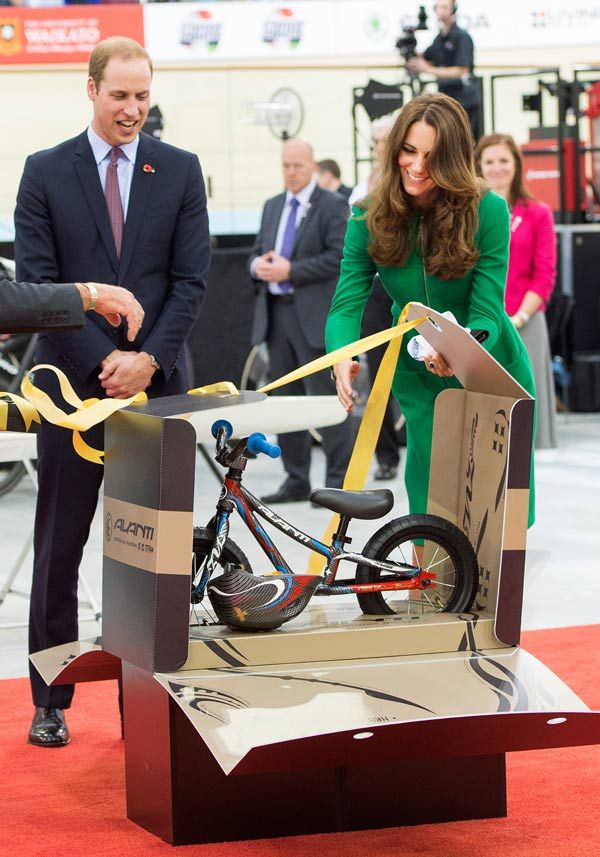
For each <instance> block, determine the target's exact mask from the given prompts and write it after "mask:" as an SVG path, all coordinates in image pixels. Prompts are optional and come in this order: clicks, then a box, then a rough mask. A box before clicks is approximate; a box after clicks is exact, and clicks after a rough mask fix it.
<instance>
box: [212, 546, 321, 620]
mask: <svg viewBox="0 0 600 857" xmlns="http://www.w3.org/2000/svg"><path fill="white" fill-rule="evenodd" d="M320 582H321V578H320V577H319V576H318V575H314V574H274V575H264V576H259V575H257V574H250V573H249V572H247V571H242V569H241V568H239V566H234V565H231V564H229V563H228V564H227V565H226V567H225V572H224V573H223V574H222V575H221V576H220V577H217V578H215V579H214V580H211V582H210V583H209V584H208V596H209V598H210V601H211V604H212V606H213V608H214V611H215V613H216V614H217V616H218V618H219V619H220V621H221V622H223V623H224V624H225V625H230V626H231V627H232V628H239V629H241V630H244V631H272V630H273V629H274V628H279V627H280V625H283V623H284V622H289V620H290V619H293V618H294V617H295V616H298V614H299V613H301V612H302V611H303V610H304V608H305V607H306V605H307V604H308V602H309V601H310V599H311V597H312V594H313V593H314V591H315V589H316V588H317V586H318V585H319V583H320Z"/></svg>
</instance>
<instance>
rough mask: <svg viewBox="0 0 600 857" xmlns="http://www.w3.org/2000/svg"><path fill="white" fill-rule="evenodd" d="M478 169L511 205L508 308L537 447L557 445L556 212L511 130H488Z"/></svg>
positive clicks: (481, 142) (481, 141) (480, 150)
mask: <svg viewBox="0 0 600 857" xmlns="http://www.w3.org/2000/svg"><path fill="white" fill-rule="evenodd" d="M477 153H478V155H479V169H480V172H481V175H482V176H483V178H484V179H485V180H486V181H487V182H488V184H489V185H490V187H491V188H492V189H493V190H495V191H496V193H498V194H500V196H503V197H504V199H505V200H506V201H507V203H508V207H509V209H510V255H509V261H508V277H507V280H506V293H505V301H506V312H507V313H508V315H509V316H510V319H511V321H512V323H513V324H514V326H515V327H516V329H517V330H518V331H519V335H520V337H521V339H522V340H523V342H524V344H525V347H526V348H527V352H528V354H529V359H530V360H531V365H532V367H533V374H534V377H535V389H536V395H537V430H536V436H535V445H536V448H537V449H549V448H553V447H555V446H556V397H555V393H554V380H553V377H552V366H551V355H550V343H549V341H548V327H547V325H546V316H545V313H544V310H545V309H546V304H547V302H548V300H549V299H550V295H551V294H552V291H553V289H554V284H555V280H556V237H555V235H554V219H553V217H552V211H551V210H550V208H549V207H548V206H547V205H545V204H544V203H543V202H537V201H536V200H535V199H534V198H533V197H532V196H531V194H530V193H529V192H528V191H527V190H526V189H525V186H524V184H523V160H522V156H521V152H520V151H519V148H518V146H517V144H516V143H515V141H514V139H513V138H512V137H511V136H510V134H488V135H487V136H485V137H482V138H481V140H480V141H479V144H478V146H477Z"/></svg>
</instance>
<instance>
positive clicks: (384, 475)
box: [375, 464, 398, 482]
mask: <svg viewBox="0 0 600 857" xmlns="http://www.w3.org/2000/svg"><path fill="white" fill-rule="evenodd" d="M397 472H398V470H397V468H396V467H392V466H391V465H389V464H380V465H379V467H378V468H377V470H376V471H375V479H377V481H378V482H382V481H383V480H385V479H395V478H396V473H397Z"/></svg>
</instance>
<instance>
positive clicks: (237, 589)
mask: <svg viewBox="0 0 600 857" xmlns="http://www.w3.org/2000/svg"><path fill="white" fill-rule="evenodd" d="M212 434H213V437H215V438H216V455H215V460H216V461H217V462H218V463H219V464H221V465H222V466H223V467H226V468H227V473H226V475H225V477H224V479H223V486H222V489H221V494H220V497H219V500H218V503H217V507H216V514H215V515H214V517H213V518H212V519H211V521H210V522H209V524H208V526H207V527H205V528H195V529H194V554H193V567H192V598H191V600H192V605H194V604H198V603H199V602H200V601H202V599H203V598H204V596H205V594H208V597H209V598H210V601H211V603H212V606H213V609H214V611H215V613H216V614H217V617H218V618H219V620H220V621H221V622H223V623H225V624H226V625H230V626H232V627H234V628H242V629H245V630H271V629H273V628H277V627H279V626H280V625H282V624H283V623H284V622H287V621H289V620H290V619H293V618H294V617H295V616H297V615H298V614H299V613H301V612H302V610H304V608H305V607H306V605H307V604H308V602H309V601H310V599H311V598H312V597H313V596H330V595H344V594H348V593H353V594H355V595H356V597H357V598H358V602H359V604H360V607H361V609H362V611H363V612H364V613H368V614H378V615H387V614H396V613H403V614H406V613H408V615H415V616H416V615H417V614H418V613H425V612H463V611H466V610H468V609H469V607H470V606H471V603H472V602H473V599H474V597H475V594H476V591H477V585H478V578H479V573H478V567H477V559H476V557H475V552H474V550H473V548H472V546H471V544H470V542H469V540H468V539H467V537H466V536H465V535H464V533H462V532H461V531H460V530H459V529H458V527H456V526H455V525H454V524H452V523H450V521H447V520H445V519H444V518H441V517H438V516H436V515H405V516H403V517H401V518H395V519H394V520H391V521H389V522H388V523H386V524H385V525H384V526H382V527H381V528H380V529H379V530H378V531H377V532H376V533H375V534H374V535H373V536H371V538H370V539H369V540H368V542H367V544H366V545H365V547H364V549H363V550H362V552H360V553H357V552H353V551H349V550H347V549H346V545H348V544H349V543H350V541H351V539H350V538H349V537H348V535H347V531H348V526H349V524H350V522H351V520H352V518H359V519H362V520H376V519H378V518H381V517H383V516H384V515H387V514H388V512H390V511H391V509H392V506H393V504H394V496H393V494H392V492H391V491H389V490H388V489H382V490H377V491H343V490H340V489H334V488H320V489H318V490H315V491H313V492H312V494H311V496H310V500H311V502H312V503H313V505H317V506H322V507H323V508H324V509H329V510H330V511H332V512H337V513H338V514H339V524H338V526H337V531H336V532H335V533H334V535H333V537H332V542H331V544H330V545H327V544H324V543H323V542H321V541H319V540H318V539H316V538H314V537H313V536H309V535H307V534H306V533H304V532H302V530H299V529H297V528H296V527H295V526H294V525H293V524H291V523H289V522H288V521H286V520H285V519H284V518H282V517H280V516H279V515H278V514H277V513H276V512H274V511H273V510H272V509H270V508H269V507H268V506H266V505H265V504H264V503H261V501H260V500H259V499H258V498H257V497H255V496H254V495H253V494H251V493H250V492H249V491H248V490H246V488H244V487H243V485H242V478H243V474H244V471H245V469H246V465H247V463H248V461H249V460H250V459H253V458H255V457H256V456H257V455H259V454H266V455H268V456H270V457H271V458H278V457H279V455H280V454H281V450H280V449H279V447H278V446H276V445H275V444H272V443H269V442H268V441H267V440H266V438H265V436H264V434H261V433H259V432H255V433H254V434H251V435H250V436H249V437H245V438H242V439H240V440H237V441H236V442H234V444H233V446H230V445H229V444H228V441H229V439H230V438H231V437H232V435H233V427H232V425H231V423H229V422H228V421H227V420H218V421H217V422H215V423H214V424H213V426H212ZM234 511H237V512H238V513H239V514H240V515H241V517H242V520H243V521H244V523H245V524H246V526H247V527H248V528H249V530H250V532H251V533H252V535H253V536H254V538H255V539H256V541H257V542H258V544H259V545H260V547H261V548H262V550H263V551H264V553H265V554H266V555H267V557H268V559H269V561H270V563H271V565H272V567H273V572H272V573H271V574H263V575H260V576H259V575H255V574H253V573H252V568H251V566H250V562H249V561H248V558H247V557H246V555H245V554H244V552H243V551H242V550H241V548H240V547H238V545H236V543H235V542H234V541H232V540H231V539H230V538H229V518H230V516H231V514H232V512H234ZM257 516H258V517H260V518H262V519H264V520H265V521H268V522H269V523H270V524H272V525H273V527H275V528H276V529H277V530H279V531H280V532H282V533H283V534H285V535H286V536H289V538H291V539H293V540H294V541H296V542H298V543H299V544H301V545H304V546H305V547H306V548H308V549H309V550H312V551H316V553H318V554H320V555H321V556H322V557H323V559H324V569H323V573H322V574H321V575H313V574H297V573H294V572H293V571H292V569H291V568H290V566H289V565H288V564H287V562H286V561H285V559H284V558H283V556H282V555H281V553H280V552H279V550H278V549H277V547H276V546H275V544H274V543H273V541H272V539H271V537H270V536H269V534H268V533H267V532H266V530H265V529H264V527H263V526H262V524H261V523H260V521H259V520H258V518H257ZM342 562H349V563H353V564H355V565H356V574H355V577H354V578H352V579H347V580H338V579H337V574H338V570H339V566H340V563H342ZM218 570H219V571H222V572H223V573H222V574H221V575H220V576H219V577H215V576H214V575H215V572H216V571H218ZM411 611H412V612H411Z"/></svg>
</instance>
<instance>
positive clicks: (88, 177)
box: [73, 131, 117, 274]
mask: <svg viewBox="0 0 600 857" xmlns="http://www.w3.org/2000/svg"><path fill="white" fill-rule="evenodd" d="M73 166H74V167H75V172H76V173H77V177H78V179H79V182H80V184H81V189H82V190H83V194H84V196H85V199H86V201H87V204H88V206H89V208H90V211H91V212H92V217H93V218H94V222H95V224H96V227H97V229H98V232H99V233H100V237H101V238H102V243H103V244H104V247H105V249H106V253H107V255H108V257H109V259H110V262H111V265H112V267H113V270H114V272H115V274H116V273H117V251H116V249H115V241H114V238H113V234H112V228H111V225H110V218H109V216H108V208H107V206H106V199H105V197H104V192H103V190H102V185H101V184H100V176H99V175H98V167H97V165H96V162H95V160H94V155H93V152H92V149H91V146H90V144H89V141H88V138H87V133H86V132H85V131H84V133H83V134H81V135H80V136H79V137H78V138H77V140H76V141H75V158H74V160H73Z"/></svg>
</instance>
